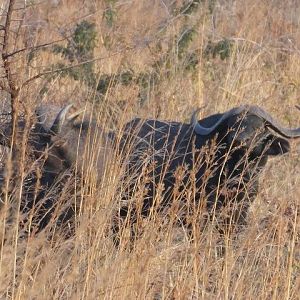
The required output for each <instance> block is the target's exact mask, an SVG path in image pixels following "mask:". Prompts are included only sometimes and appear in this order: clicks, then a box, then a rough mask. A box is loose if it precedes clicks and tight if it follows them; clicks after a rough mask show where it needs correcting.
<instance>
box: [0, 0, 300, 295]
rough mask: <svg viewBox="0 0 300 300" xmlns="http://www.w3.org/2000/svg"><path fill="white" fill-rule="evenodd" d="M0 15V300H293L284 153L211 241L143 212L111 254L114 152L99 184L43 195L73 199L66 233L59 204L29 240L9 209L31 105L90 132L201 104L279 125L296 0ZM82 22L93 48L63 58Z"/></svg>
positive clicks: (145, 1) (294, 39) (295, 222)
mask: <svg viewBox="0 0 300 300" xmlns="http://www.w3.org/2000/svg"><path fill="white" fill-rule="evenodd" d="M8 3H10V4H11V5H12V6H13V9H12V10H10V13H11V15H10V14H9V13H7V11H9V10H8V5H7V4H8ZM0 9H1V12H0V14H1V16H0V35H1V39H0V43H1V44H0V47H1V55H2V61H1V69H0V76H1V77H0V87H1V90H0V99H1V102H3V103H4V102H5V103H7V102H9V104H8V105H6V104H5V105H4V106H3V107H5V109H4V108H3V109H1V111H5V110H6V111H7V110H11V111H12V115H13V120H17V119H18V118H19V117H20V115H24V116H25V119H26V120H27V123H26V124H27V126H26V127H25V130H24V131H23V132H21V133H20V132H18V131H16V136H15V137H14V139H13V140H14V141H15V142H14V143H13V144H12V150H13V151H12V153H14V156H13V157H10V153H9V151H7V150H2V148H1V151H0V153H1V156H0V158H1V165H2V164H5V165H6V169H7V170H6V173H5V182H6V183H7V184H5V188H2V195H1V204H0V298H1V299H2V298H3V299H4V298H7V299H81V298H82V299H254V298H257V299H299V295H298V294H299V290H300V244H299V243H300V240H299V238H300V236H299V232H300V222H299V209H300V203H299V195H300V176H299V172H300V158H299V155H298V154H297V153H296V151H292V152H291V154H289V155H288V156H284V157H281V158H280V159H275V160H273V161H272V160H271V161H270V162H269V164H268V168H267V170H265V172H264V173H263V176H262V178H261V191H260V193H259V196H258V198H257V199H256V201H255V203H254V205H253V206H252V207H251V211H250V215H249V217H248V225H247V226H246V227H245V228H244V230H242V232H240V233H239V235H238V236H235V237H232V236H225V237H224V236H223V237H221V236H220V235H219V233H218V232H217V230H216V226H215V224H214V222H215V221H212V222H211V223H210V224H208V225H207V226H206V227H205V229H203V231H201V232H198V235H197V236H196V239H195V242H193V243H192V242H190V240H189V238H188V234H187V232H186V229H185V228H181V227H180V226H178V225H175V224H173V223H172V214H171V216H170V219H171V220H165V218H164V216H162V215H161V214H157V215H154V216H153V217H152V218H149V219H141V220H140V221H139V222H138V223H137V224H138V226H140V227H139V228H140V230H141V231H143V233H142V235H141V237H140V238H138V239H137V240H136V241H135V243H134V245H133V246H132V247H131V246H128V244H129V243H130V242H129V237H128V230H127V231H126V230H124V231H123V237H122V244H121V246H120V248H116V247H115V246H114V245H113V241H112V238H111V236H110V224H111V220H112V218H113V215H114V211H115V209H116V208H117V207H118V205H119V202H120V200H121V196H120V188H118V187H120V186H122V184H123V185H124V184H127V183H122V182H120V180H121V174H122V171H123V170H122V165H121V164H120V163H119V162H118V157H117V158H116V159H113V160H112V161H111V163H109V164H108V165H107V168H106V172H105V176H104V178H103V180H102V181H101V182H100V183H99V182H96V181H95V180H94V178H85V180H84V182H83V180H82V178H80V177H79V178H77V180H76V181H75V180H74V177H68V178H67V179H65V180H66V181H64V188H63V189H62V191H61V193H60V195H59V199H58V200H57V201H58V203H60V202H61V203H62V207H63V205H64V204H65V203H70V202H72V203H74V205H75V209H76V212H77V213H76V218H75V221H74V223H75V224H74V227H75V229H74V234H73V235H72V237H70V238H68V239H65V236H64V235H63V234H62V232H61V228H59V227H56V222H55V220H56V218H57V216H58V215H59V209H60V208H59V205H58V211H56V213H55V214H54V215H53V218H52V221H51V222H50V224H49V226H48V227H47V228H46V229H45V230H44V231H42V232H40V233H37V234H35V233H34V231H33V232H31V234H29V235H28V234H24V227H26V228H27V229H28V228H31V223H30V220H31V219H30V218H31V217H32V216H30V215H29V216H25V217H26V218H25V217H24V216H23V215H22V214H20V213H19V209H18V208H19V206H20V203H21V200H22V192H23V190H22V189H23V186H24V180H25V178H26V176H27V174H29V173H30V172H32V170H36V169H37V166H36V164H35V162H34V160H32V159H31V158H30V157H29V154H28V153H27V152H28V151H26V149H27V137H28V130H29V128H30V126H31V124H32V122H33V115H34V109H35V107H37V106H39V105H41V104H45V103H47V104H56V105H63V104H69V103H71V102H72V103H75V104H76V105H77V107H78V108H82V107H87V108H88V110H89V111H92V112H93V114H94V116H95V117H96V118H97V120H98V121H99V122H100V123H101V124H103V127H104V129H106V130H109V129H112V130H116V131H117V132H118V130H119V129H120V128H122V126H123V125H124V124H125V123H126V122H128V121H130V120H131V119H132V118H133V117H134V116H137V115H138V116H141V117H147V118H160V119H168V120H177V121H187V120H189V118H190V115H191V112H192V111H193V109H194V108H195V107H198V106H203V105H206V106H205V109H204V110H203V112H202V113H203V115H208V114H210V113H214V112H220V111H224V110H226V109H228V108H231V107H233V106H237V105H240V104H245V103H250V104H257V105H260V106H262V107H264V108H265V109H266V110H267V111H269V112H270V113H272V114H273V115H274V117H276V118H278V119H279V120H282V123H283V124H285V125H287V126H288V125H289V126H290V125H291V127H293V126H292V125H297V124H299V121H300V119H299V114H297V113H294V112H295V110H294V106H295V105H296V104H299V97H300V79H299V78H300V57H299V51H300V17H299V16H300V14H299V12H300V5H299V4H298V3H297V1H292V0H288V1H277V0H272V1H259V0H246V1H242V0H237V1H222V0H206V1H195V0H194V1H192V0H188V1H185V0H177V1H172V0H151V1H150V0H132V1H121V0H120V1H118V0H102V1H79V0H72V1H68V0H57V1H55V0H49V1H18V0H16V1H8V0H3V3H0ZM7 16H8V18H7ZM8 19H9V24H7V20H8ZM83 21H86V22H88V24H94V25H93V26H94V31H92V32H96V36H95V38H93V37H92V39H91V43H92V44H93V45H92V46H91V48H90V51H89V50H87V52H83V53H82V55H74V54H70V53H75V52H76V51H77V53H78V51H79V50H80V49H79V48H78V45H79V44H80V42H79V44H78V43H77V44H76V42H74V39H75V38H74V31H75V30H76V28H78V27H76V26H78V25H80V24H87V23H82V22H83ZM87 26H88V25H87ZM8 29H9V30H8ZM83 41H85V39H83ZM83 43H84V42H83ZM55 47H56V48H55ZM83 47H85V45H84V46H83ZM55 49H56V50H55ZM85 49H86V48H85ZM68 50H70V51H71V52H70V53H69V52H66V51H68ZM72 51H73V52H72ZM66 53H67V54H66ZM83 66H90V67H86V68H85V69H84V68H83ZM72 72H73V73H72ZM74 72H77V73H74ZM89 74H94V77H93V78H89ZM124 74H125V75H124ZM9 99H11V100H12V101H11V102H10V101H8V100H9ZM10 103H12V104H10ZM10 106H11V107H10ZM1 107H2V103H1ZM1 117H2V116H1ZM15 124H16V122H15ZM20 141H22V142H20ZM16 153H17V154H16ZM12 165H13V168H12ZM15 169H17V171H18V172H15ZM15 173H16V175H15ZM12 174H14V175H13V176H14V177H15V178H13V180H12V179H11V178H10V176H12ZM91 177H92V176H91ZM37 188H38V187H37ZM61 209H63V208H61ZM173 217H174V219H176V218H175V216H173ZM23 221H24V222H25V221H26V222H27V223H26V224H25V225H24V224H23V226H21V225H20V224H22V222H23ZM158 228H159V230H158ZM29 231H31V230H29ZM50 233H51V234H50ZM220 247H225V249H226V251H224V253H225V254H223V255H220V251H219V248H220Z"/></svg>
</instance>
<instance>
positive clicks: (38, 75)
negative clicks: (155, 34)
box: [21, 47, 134, 87]
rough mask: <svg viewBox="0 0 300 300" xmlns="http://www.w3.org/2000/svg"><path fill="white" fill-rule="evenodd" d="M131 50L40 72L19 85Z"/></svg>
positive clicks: (127, 49)
mask: <svg viewBox="0 0 300 300" xmlns="http://www.w3.org/2000/svg"><path fill="white" fill-rule="evenodd" d="M133 49H134V47H131V48H126V49H123V50H119V51H116V52H115V53H113V54H110V55H107V56H102V57H96V58H93V59H89V60H86V61H83V62H80V63H78V64H75V65H71V66H67V67H65V68H58V69H55V70H49V71H45V72H41V73H39V74H37V75H35V76H32V77H31V78H29V79H28V80H26V81H25V82H23V83H22V85H21V87H24V86H26V85H28V84H29V83H30V82H31V81H33V80H35V79H38V78H40V77H43V76H46V75H49V74H55V73H59V72H63V71H67V70H70V69H73V68H76V67H79V66H82V65H85V64H88V63H91V62H95V61H99V60H104V59H108V58H111V57H113V56H116V55H117V54H120V53H124V51H129V50H133Z"/></svg>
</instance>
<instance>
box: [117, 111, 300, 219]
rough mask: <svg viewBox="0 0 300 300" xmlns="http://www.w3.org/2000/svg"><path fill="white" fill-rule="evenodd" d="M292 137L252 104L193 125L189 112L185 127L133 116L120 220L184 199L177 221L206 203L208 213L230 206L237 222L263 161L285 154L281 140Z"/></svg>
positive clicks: (124, 148) (125, 148) (124, 145)
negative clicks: (138, 197)
mask: <svg viewBox="0 0 300 300" xmlns="http://www.w3.org/2000/svg"><path fill="white" fill-rule="evenodd" d="M299 134H300V132H299V129H294V130H293V129H286V128H283V127H281V126H279V125H278V123H277V122H275V121H274V120H273V119H272V118H271V116H270V115H268V114H267V113H266V112H265V111H263V110H262V109H260V108H258V107H255V106H254V107H252V106H244V107H239V108H236V109H233V110H231V111H229V112H226V113H224V114H215V115H211V116H209V117H207V118H204V119H202V120H200V121H198V122H197V121H196V120H195V115H194V116H193V118H192V121H191V123H190V124H189V123H180V122H164V121H159V120H142V119H139V118H136V119H134V120H132V121H131V122H129V123H128V124H126V126H125V129H124V135H123V137H122V142H121V153H126V152H127V153H128V155H127V157H126V159H125V163H126V175H125V177H127V178H129V179H128V181H129V182H130V180H131V184H128V188H127V190H126V192H125V193H124V197H123V200H124V201H123V202H122V204H121V206H120V216H121V218H123V219H124V218H125V217H127V215H128V211H129V210H130V212H131V213H130V214H131V216H130V219H131V220H133V222H134V221H135V220H136V218H137V211H139V212H140V213H141V214H142V215H143V216H147V215H148V214H149V213H150V212H151V210H153V209H155V210H162V209H165V208H166V207H170V206H172V205H174V202H175V205H176V202H181V203H182V202H183V203H184V206H185V208H183V211H184V213H183V215H184V220H181V221H183V222H185V219H186V214H187V211H188V212H192V213H195V211H197V210H198V209H199V207H200V206H201V207H203V206H205V207H206V208H207V211H208V212H210V213H212V212H213V211H218V210H220V209H221V208H224V207H227V208H228V207H231V210H230V211H231V213H232V216H228V218H229V219H230V220H231V221H230V222H232V223H235V222H239V223H243V222H244V220H245V217H246V214H247V209H248V207H249V205H250V203H251V202H252V201H253V199H254V198H255V197H256V195H257V193H258V175H259V174H260V172H261V171H262V169H263V168H264V166H265V165H266V163H267V160H268V157H269V156H277V155H281V154H284V153H286V152H288V151H289V149H290V146H289V142H288V139H289V138H295V137H298V136H299ZM142 178H144V179H145V178H146V179H145V180H142ZM141 182H143V183H144V191H143V193H144V198H143V199H144V200H143V202H142V205H140V208H137V207H135V204H134V202H135V201H136V200H134V199H132V198H134V197H136V196H135V194H136V192H137V190H138V185H139V184H140V183H141ZM126 202H128V203H130V204H129V205H128V204H127V203H126ZM178 216H179V218H180V213H178Z"/></svg>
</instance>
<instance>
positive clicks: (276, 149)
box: [266, 137, 290, 156]
mask: <svg viewBox="0 0 300 300" xmlns="http://www.w3.org/2000/svg"><path fill="white" fill-rule="evenodd" d="M289 151H290V143H289V142H288V141H287V140H286V139H283V138H279V137H276V138H274V137H273V138H272V140H271V144H270V146H269V148H268V149H267V152H266V154H267V155H273V156H274V155H281V154H284V153H287V152H289Z"/></svg>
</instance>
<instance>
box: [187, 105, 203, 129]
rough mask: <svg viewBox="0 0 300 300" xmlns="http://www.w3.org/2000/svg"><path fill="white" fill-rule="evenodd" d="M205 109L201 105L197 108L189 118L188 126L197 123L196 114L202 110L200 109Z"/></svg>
mask: <svg viewBox="0 0 300 300" xmlns="http://www.w3.org/2000/svg"><path fill="white" fill-rule="evenodd" d="M205 107H206V105H203V106H201V107H197V108H196V109H195V110H194V111H193V113H192V116H191V122H190V124H192V125H193V124H194V125H195V123H198V121H197V115H198V113H199V112H200V111H201V110H202V109H204V108H205Z"/></svg>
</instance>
